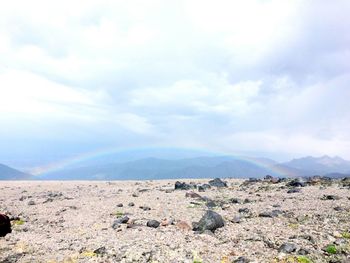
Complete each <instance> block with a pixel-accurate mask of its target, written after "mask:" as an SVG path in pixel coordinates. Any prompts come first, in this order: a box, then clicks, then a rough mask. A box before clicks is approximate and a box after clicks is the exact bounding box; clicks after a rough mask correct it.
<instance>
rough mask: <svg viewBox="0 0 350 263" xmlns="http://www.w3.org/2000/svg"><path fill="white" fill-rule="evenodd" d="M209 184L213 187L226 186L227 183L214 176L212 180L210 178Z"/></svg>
mask: <svg viewBox="0 0 350 263" xmlns="http://www.w3.org/2000/svg"><path fill="white" fill-rule="evenodd" d="M209 184H210V185H211V186H215V187H227V183H226V182H224V181H222V180H221V179H220V178H215V179H213V180H210V181H209Z"/></svg>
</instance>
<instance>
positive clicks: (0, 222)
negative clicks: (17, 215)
mask: <svg viewBox="0 0 350 263" xmlns="http://www.w3.org/2000/svg"><path fill="white" fill-rule="evenodd" d="M11 232H12V229H11V222H10V218H9V217H8V216H7V215H4V214H0V237H4V236H6V235H7V234H10V233H11Z"/></svg>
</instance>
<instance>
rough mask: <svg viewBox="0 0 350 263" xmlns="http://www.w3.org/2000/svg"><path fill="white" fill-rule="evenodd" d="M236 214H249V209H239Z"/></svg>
mask: <svg viewBox="0 0 350 263" xmlns="http://www.w3.org/2000/svg"><path fill="white" fill-rule="evenodd" d="M238 213H243V214H248V213H250V210H249V208H246V207H245V208H240V209H238Z"/></svg>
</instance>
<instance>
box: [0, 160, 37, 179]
mask: <svg viewBox="0 0 350 263" xmlns="http://www.w3.org/2000/svg"><path fill="white" fill-rule="evenodd" d="M30 176H31V175H30V174H27V173H24V172H21V171H19V170H16V169H14V168H11V167H9V166H7V165H4V164H0V180H24V179H28V178H29V177H30Z"/></svg>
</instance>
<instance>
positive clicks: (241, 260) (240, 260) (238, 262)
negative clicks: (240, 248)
mask: <svg viewBox="0 0 350 263" xmlns="http://www.w3.org/2000/svg"><path fill="white" fill-rule="evenodd" d="M249 262H250V261H249V259H247V258H246V257H239V258H237V259H236V260H234V261H233V263H249Z"/></svg>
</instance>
